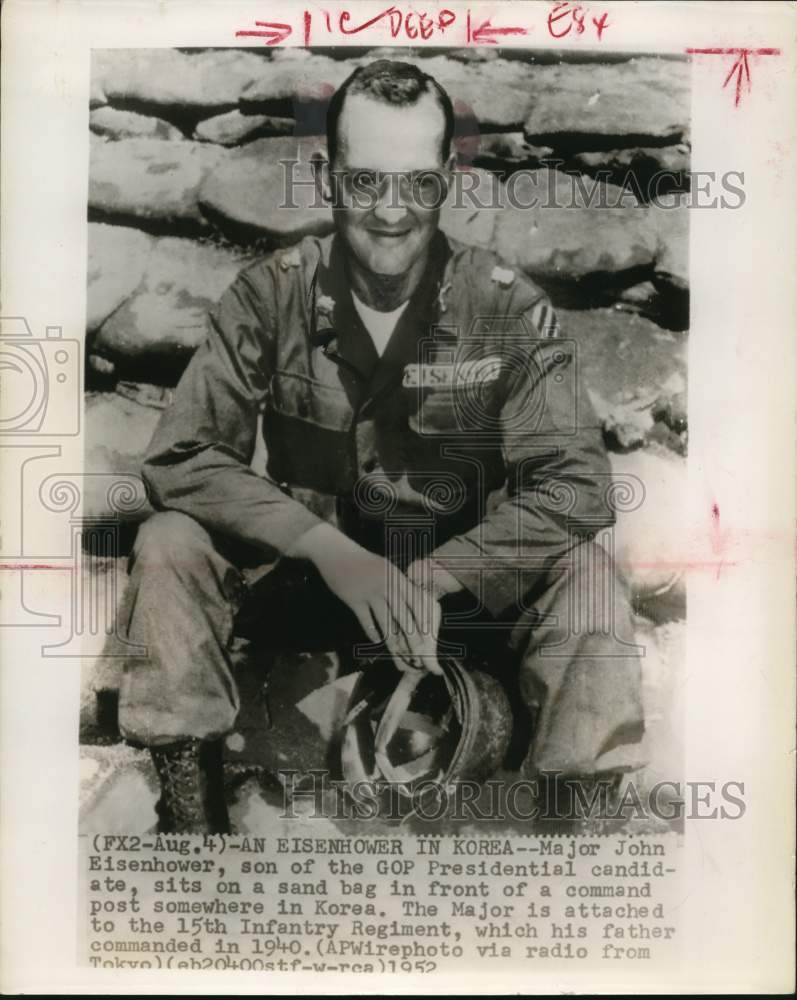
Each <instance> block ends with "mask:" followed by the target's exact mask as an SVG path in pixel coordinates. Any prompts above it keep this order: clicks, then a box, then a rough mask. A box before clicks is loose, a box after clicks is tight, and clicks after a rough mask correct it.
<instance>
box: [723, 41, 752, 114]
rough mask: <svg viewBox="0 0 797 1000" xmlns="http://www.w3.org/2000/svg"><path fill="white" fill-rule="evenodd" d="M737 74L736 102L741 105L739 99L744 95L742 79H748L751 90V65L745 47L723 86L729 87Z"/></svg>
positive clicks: (748, 88)
mask: <svg viewBox="0 0 797 1000" xmlns="http://www.w3.org/2000/svg"><path fill="white" fill-rule="evenodd" d="M734 74H735V75H736V100H735V101H734V104H735V105H736V107H737V108H738V107H739V101H740V99H741V96H742V80H744V79H746V80H747V90H748V93H749V91H750V67H749V65H748V63H747V50H746V49H743V50H742V51H741V52H740V53H739V55H738V56H737V58H736V62H735V63H734V64H733V66H731V71H730V73H728V75H727V76H726V77H725V82H724V83H723V85H722V86H723V87H727V86H728V84H729V83H730V80H731V77H732V76H734Z"/></svg>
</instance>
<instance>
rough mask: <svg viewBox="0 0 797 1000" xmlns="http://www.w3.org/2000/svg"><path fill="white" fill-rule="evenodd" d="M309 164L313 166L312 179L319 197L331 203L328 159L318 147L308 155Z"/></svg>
mask: <svg viewBox="0 0 797 1000" xmlns="http://www.w3.org/2000/svg"><path fill="white" fill-rule="evenodd" d="M310 164H311V165H312V168H313V179H314V180H315V186H316V191H317V192H318V195H319V197H320V198H321V200H322V201H324V202H326V203H327V204H328V205H330V204H332V175H331V172H330V166H329V160H328V159H327V158H326V157H325V156H324V154H323V153H322V151H321V150H320V149H317V150H316V151H315V152H314V153H313V154H312V156H311V157H310Z"/></svg>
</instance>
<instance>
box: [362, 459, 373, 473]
mask: <svg viewBox="0 0 797 1000" xmlns="http://www.w3.org/2000/svg"><path fill="white" fill-rule="evenodd" d="M375 468H376V459H375V458H366V460H365V461H364V462H363V472H373V471H374V469H375Z"/></svg>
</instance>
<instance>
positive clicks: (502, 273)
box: [490, 265, 515, 288]
mask: <svg viewBox="0 0 797 1000" xmlns="http://www.w3.org/2000/svg"><path fill="white" fill-rule="evenodd" d="M490 278H491V279H492V280H493V281H497V282H498V284H499V285H500V286H501V288H509V286H510V285H511V284H512V282H513V281H514V280H515V272H514V271H512V270H510V269H509V268H508V267H498V265H496V266H495V267H494V268H493V270H492V274H491V275H490Z"/></svg>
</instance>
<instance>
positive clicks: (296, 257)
mask: <svg viewBox="0 0 797 1000" xmlns="http://www.w3.org/2000/svg"><path fill="white" fill-rule="evenodd" d="M301 263H302V255H301V253H300V252H299V248H298V247H291V249H290V250H286V251H285V253H283V254H282V255H281V256H280V267H281V268H282V270H283V271H287V270H288V268H289V267H300V266H301Z"/></svg>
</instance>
